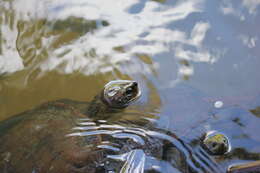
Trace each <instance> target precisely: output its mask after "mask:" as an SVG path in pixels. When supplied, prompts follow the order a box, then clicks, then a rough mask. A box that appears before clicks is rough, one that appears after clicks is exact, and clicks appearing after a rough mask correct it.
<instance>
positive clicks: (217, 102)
mask: <svg viewBox="0 0 260 173" xmlns="http://www.w3.org/2000/svg"><path fill="white" fill-rule="evenodd" d="M223 105H224V103H223V102H222V101H216V102H215V103H214V106H215V108H221V107H222V106H223Z"/></svg>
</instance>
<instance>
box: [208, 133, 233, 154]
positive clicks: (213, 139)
mask: <svg viewBox="0 0 260 173" xmlns="http://www.w3.org/2000/svg"><path fill="white" fill-rule="evenodd" d="M203 146H204V147H205V148H206V149H207V150H208V151H209V152H210V154H213V155H222V154H226V153H227V152H229V151H230V150H231V145H230V143H229V140H228V138H227V137H226V136H225V135H224V134H222V133H219V132H216V131H210V132H208V133H207V134H206V136H205V138H204V140H203Z"/></svg>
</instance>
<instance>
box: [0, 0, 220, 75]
mask: <svg viewBox="0 0 260 173" xmlns="http://www.w3.org/2000/svg"><path fill="white" fill-rule="evenodd" d="M21 3H23V4H24V3H25V4H27V5H28V6H26V8H22V7H23V6H24V5H21ZM142 3H143V2H141V1H137V0H136V1H126V0H125V1H114V0H96V1H89V2H86V1H83V0H81V1H77V2H75V1H74V2H72V1H69V0H64V1H62V2H61V1H57V0H56V1H47V0H46V1H37V2H36V1H35V0H27V1H22V2H21V1H15V3H14V5H13V7H12V8H14V10H15V12H16V13H17V14H19V15H18V16H17V18H16V22H17V20H18V18H21V19H23V20H30V18H32V17H35V18H44V17H47V19H48V20H50V21H54V20H61V19H66V18H68V17H69V16H75V17H83V18H85V19H86V20H96V21H97V22H99V21H107V22H108V23H109V25H108V26H106V27H98V29H97V30H95V31H94V32H91V33H87V34H85V35H83V36H82V37H80V38H78V39H76V40H74V41H73V42H71V43H70V44H66V45H62V46H60V47H58V48H57V49H55V50H49V52H48V53H49V56H48V58H47V59H45V60H44V62H42V63H41V64H40V69H41V70H42V71H51V70H59V71H60V72H62V73H72V72H74V71H80V72H82V73H84V74H87V75H88V74H93V73H97V72H101V73H102V72H108V71H112V70H113V69H114V68H119V69H120V70H122V71H124V69H123V68H122V67H121V66H120V63H124V62H130V60H131V63H129V64H128V67H127V68H129V69H131V70H129V71H134V72H140V71H142V72H151V69H150V67H148V66H147V65H140V63H141V62H139V61H138V60H133V58H132V57H133V56H135V55H136V54H141V53H144V54H148V55H151V56H154V55H157V54H160V53H164V52H169V51H173V52H174V54H173V56H175V57H178V58H181V59H187V60H191V61H195V62H210V63H212V62H214V61H215V60H216V58H215V57H214V56H213V55H211V53H210V52H209V50H208V49H207V48H205V47H204V46H203V45H202V42H203V40H204V38H205V34H206V32H207V30H208V29H209V28H210V24H209V23H208V22H202V21H199V22H197V23H196V24H195V25H194V27H193V30H192V31H191V33H188V32H184V31H181V30H178V29H177V28H176V29H175V28H174V29H172V28H169V27H167V25H169V24H173V23H174V22H176V21H180V20H184V19H185V18H186V17H187V16H189V15H190V14H191V13H194V12H201V11H202V10H203V8H202V7H203V4H204V1H203V0H194V1H180V2H177V3H176V4H175V5H174V6H169V5H167V6H166V5H163V4H160V3H157V2H154V1H147V2H145V3H144V4H143V7H142V9H141V10H140V11H139V12H135V13H131V8H133V7H134V6H135V5H138V6H142ZM33 10H35V11H33ZM20 14H21V15H20ZM1 29H2V30H3V26H2V27H1ZM12 32H14V33H17V31H16V30H13V31H12ZM2 33H3V35H4V37H8V38H10V39H11V40H10V41H8V44H11V46H9V48H10V47H12V48H13V49H9V50H5V51H4V52H5V55H3V58H1V64H2V66H4V67H5V68H2V70H1V73H3V72H14V71H18V70H21V69H22V68H23V64H22V59H21V58H20V57H19V55H18V53H17V51H16V50H14V49H15V40H16V39H15V38H12V37H9V36H10V35H13V37H16V34H12V33H10V34H8V32H2ZM42 42H43V43H44V44H45V47H48V46H49V45H50V44H51V43H52V42H53V41H52V37H49V38H47V40H46V38H42ZM6 45H7V44H6ZM6 45H4V46H6ZM185 45H189V46H192V47H194V48H195V50H186V49H185V48H184V46H185ZM119 46H121V47H123V49H124V50H125V51H123V52H118V51H116V50H114V48H115V47H119ZM8 51H9V52H12V53H13V54H15V55H12V56H11V57H13V58H14V59H15V61H16V62H15V63H11V62H12V61H11V59H10V58H9V57H10V55H7V53H6V52H8ZM91 51H94V52H95V54H96V55H95V56H96V57H94V58H91V57H88V56H87V55H86V53H89V52H91ZM64 52H68V53H66V54H65V55H63V56H62V57H60V54H62V53H64ZM135 61H138V62H135ZM8 64H12V66H8ZM14 64H17V65H16V66H15V65H14ZM154 66H155V68H159V67H160V66H159V65H158V64H155V65H154ZM133 69H134V70H133ZM129 71H128V72H129ZM179 73H185V74H190V75H191V74H192V73H193V70H192V69H187V67H186V69H180V70H179Z"/></svg>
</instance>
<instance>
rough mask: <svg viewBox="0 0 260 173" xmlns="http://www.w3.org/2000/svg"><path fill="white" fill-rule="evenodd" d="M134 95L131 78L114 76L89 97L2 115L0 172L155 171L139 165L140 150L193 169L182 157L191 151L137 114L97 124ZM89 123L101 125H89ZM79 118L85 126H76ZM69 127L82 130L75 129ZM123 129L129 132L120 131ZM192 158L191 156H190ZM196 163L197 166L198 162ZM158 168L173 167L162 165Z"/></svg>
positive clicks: (119, 110)
mask: <svg viewBox="0 0 260 173" xmlns="http://www.w3.org/2000/svg"><path fill="white" fill-rule="evenodd" d="M140 95H141V91H140V88H139V86H138V84H137V82H135V81H126V80H117V81H112V82H109V83H108V84H106V85H105V87H104V89H103V90H102V91H101V92H100V93H99V94H98V95H97V96H96V97H94V99H93V100H92V101H91V102H90V103H86V102H79V101H73V100H68V99H61V100H57V101H52V102H47V103H45V104H42V105H40V106H38V107H36V108H34V109H32V110H29V111H26V112H24V113H21V114H19V115H16V116H13V117H12V118H10V119H7V120H5V121H2V122H1V123H0V170H1V171H2V172H4V173H17V172H19V173H27V172H35V173H46V172H48V173H60V172H62V173H94V172H109V171H112V172H122V171H126V172H131V171H132V172H133V171H136V169H137V170H138V169H139V170H145V171H146V172H149V171H150V172H156V171H157V172H158V170H154V168H153V167H152V166H153V165H150V166H151V167H148V168H146V169H144V165H142V164H143V161H142V154H144V153H145V154H147V155H149V156H152V157H153V158H157V160H159V161H158V162H160V163H161V162H162V161H167V162H168V163H169V164H170V165H172V167H174V168H177V169H179V170H181V171H182V172H184V173H185V172H187V173H192V172H197V171H196V169H197V168H192V166H190V165H188V164H189V163H188V162H187V161H186V160H187V158H192V157H193V156H192V151H191V150H190V149H189V147H188V146H187V145H186V144H185V143H183V141H181V140H180V139H178V137H177V136H175V135H174V134H172V133H170V132H168V131H163V130H162V129H157V128H155V127H154V126H152V125H151V124H150V125H147V124H145V123H144V121H141V120H138V122H135V124H131V127H129V128H125V127H128V126H120V125H118V124H116V125H115V126H111V125H109V124H105V125H102V122H103V121H104V120H106V119H108V118H110V117H113V116H115V115H116V114H119V115H120V114H121V113H122V110H123V109H124V108H126V107H127V106H128V105H130V104H131V103H132V102H134V101H135V100H137V99H138V98H139V97H140ZM88 120H91V121H88ZM93 123H97V124H98V123H100V124H101V125H100V126H99V127H98V126H92V125H91V124H93ZM79 124H84V125H85V126H83V127H82V126H80V127H79ZM86 124H87V125H86ZM89 124H90V126H88V125H89ZM100 127H104V128H115V129H116V130H115V131H117V132H118V131H119V133H114V132H115V131H113V130H112V131H108V130H103V131H102V130H100V131H101V132H100V133H97V134H95V133H94V132H95V131H93V129H95V128H100ZM75 129H76V130H83V132H82V133H81V132H75ZM86 129H88V130H89V131H86ZM146 129H148V130H147V131H146ZM160 132H162V133H160ZM88 133H89V134H88ZM106 133H107V134H110V133H111V134H113V133H114V134H115V135H118V136H116V137H114V136H111V135H107V134H106ZM126 133H127V135H129V136H125V135H126ZM134 133H136V134H140V136H145V137H144V138H143V139H141V140H140V141H138V140H139V138H138V136H134V135H135V134H134ZM131 135H132V136H131ZM171 137H172V138H171ZM108 141H110V142H111V143H112V144H115V146H118V148H116V150H115V151H116V152H113V148H115V147H111V146H108V145H106V142H108ZM177 146H178V147H177ZM106 147H110V148H106ZM111 148H112V149H111ZM182 150H188V151H182ZM127 153H128V155H127V157H126V155H125V154H127ZM111 154H112V156H113V155H114V156H115V157H117V154H119V155H121V159H122V158H126V160H128V161H129V162H122V161H120V159H119V160H117V159H112V160H111V157H110V158H109V157H107V156H108V155H110V156H111ZM119 158H120V157H119ZM138 159H139V160H140V159H141V160H140V163H137V164H136V163H132V162H133V160H138ZM192 161H193V162H196V160H195V159H192ZM196 164H198V163H196ZM193 167H194V165H193ZM198 167H199V168H198V169H203V168H202V167H201V166H200V165H198ZM214 169H215V168H214ZM205 170H206V169H205ZM215 170H218V169H217V168H216V169H215ZM164 171H166V172H176V171H177V170H176V169H174V170H173V169H169V170H166V168H164ZM204 172H207V170H206V171H204Z"/></svg>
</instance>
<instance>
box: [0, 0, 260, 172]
mask: <svg viewBox="0 0 260 173" xmlns="http://www.w3.org/2000/svg"><path fill="white" fill-rule="evenodd" d="M259 8H260V1H258V0H256V1H248V0H239V1H234V0H221V1H205V0H185V1H183V0H179V1H172V0H164V1H163V0H161V1H160V0H131V1H129V0H116V1H115V0H95V1H90V0H89V1H88V0H79V1H69V0H62V1H60V0H52V1H49V0H42V1H37V0H26V1H22V0H2V1H0V103H1V104H0V120H4V119H7V118H9V117H12V116H13V115H15V114H18V113H20V112H23V111H25V110H28V109H31V108H33V107H35V106H37V105H39V104H41V103H44V102H46V101H50V100H56V99H60V98H69V99H72V100H78V101H87V102H88V101H90V100H91V99H92V98H93V97H94V96H95V95H96V94H97V93H98V92H99V91H100V90H101V89H102V87H103V86H104V84H105V83H106V82H108V81H110V80H115V79H134V80H136V81H138V82H139V83H140V85H141V88H142V91H143V95H142V97H141V99H140V100H139V101H138V102H137V103H135V104H134V105H133V107H132V109H134V110H135V109H138V110H139V111H140V110H141V111H140V112H142V113H143V116H144V117H140V119H142V118H145V119H149V121H151V122H153V123H154V124H155V125H154V126H155V127H156V128H159V129H163V130H166V131H170V132H171V133H174V134H176V135H177V136H178V137H180V138H182V139H183V140H185V141H186V143H187V144H189V143H190V146H191V148H192V151H194V152H195V153H196V150H197V149H198V148H197V147H198V145H197V144H198V139H199V137H200V136H201V135H202V134H203V133H204V132H206V131H209V130H219V131H221V132H223V133H225V134H226V135H227V136H228V137H229V138H230V141H231V144H232V150H231V154H228V155H227V156H221V157H211V159H212V160H214V161H216V162H217V163H218V164H219V165H220V166H221V168H223V170H225V169H226V168H227V167H228V165H230V164H233V163H238V162H246V161H250V160H259V157H260V154H259V153H260V147H259V146H260V138H259V135H257V133H256V132H258V131H259V130H260V127H259V123H260V119H259V116H260V115H259V106H260V90H259V86H260V75H259V74H260V70H259V66H260V60H259V55H260V49H259V39H260V33H259V27H260V26H259V20H260V12H259ZM216 101H220V102H219V103H223V105H221V106H220V107H218V106H216V105H215V102H216ZM146 115H149V116H148V117H146ZM120 118H122V117H120ZM124 118H126V119H127V118H129V117H123V119H124ZM130 118H131V117H130ZM132 119H135V120H138V117H132ZM116 120H117V119H114V120H113V121H112V120H111V122H110V124H113V123H114V122H115V121H116ZM121 128H123V127H121ZM124 128H125V127H124ZM128 128H129V127H128ZM101 129H102V128H101ZM132 130H133V129H132ZM134 131H135V132H134V133H136V129H134ZM146 133H147V132H146ZM137 136H138V135H137ZM137 155H138V156H140V155H141V156H143V155H145V153H143V151H142V150H141V151H139V150H138V151H133V153H132V157H133V158H138V157H137ZM143 157H144V156H143ZM133 160H135V159H133ZM198 160H199V159H198ZM128 163H130V164H131V162H128ZM140 163H146V162H143V161H140ZM148 163H150V164H151V163H152V161H149V162H148ZM148 163H146V165H147V164H148ZM132 164H133V165H135V163H132ZM160 164H161V165H164V164H166V163H160ZM160 164H159V163H158V165H159V166H158V167H157V168H158V170H160V171H161V172H167V171H166V170H163V169H162V167H163V166H161V167H160ZM144 165H145V164H144ZM134 167H135V166H134ZM141 167H144V166H141ZM136 168H138V169H139V168H140V165H139V166H138V165H137V166H136ZM140 170H142V169H141V168H140ZM168 171H169V172H170V171H172V170H168Z"/></svg>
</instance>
